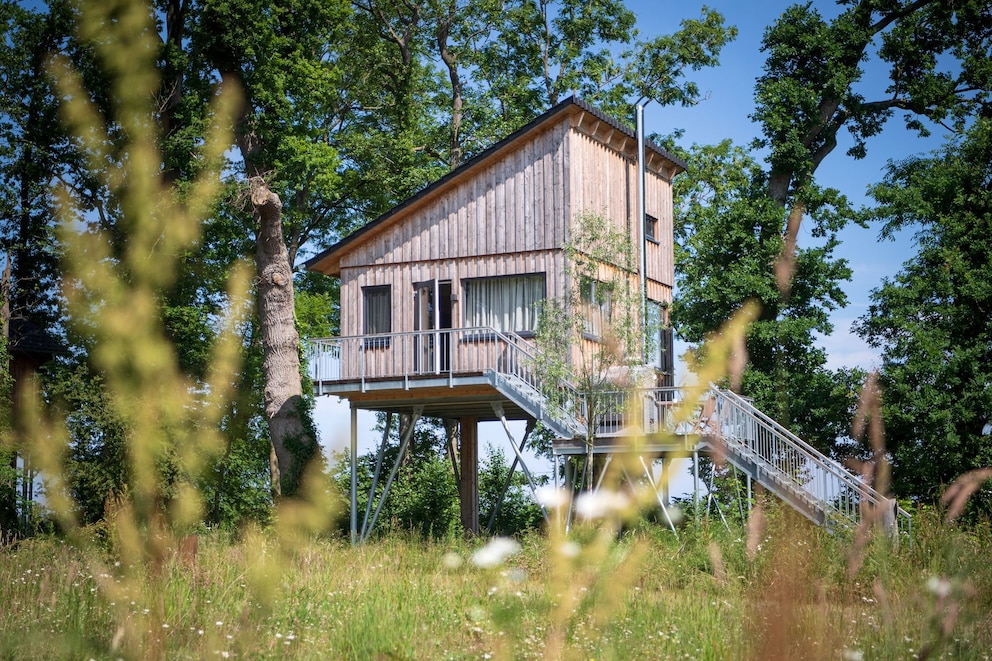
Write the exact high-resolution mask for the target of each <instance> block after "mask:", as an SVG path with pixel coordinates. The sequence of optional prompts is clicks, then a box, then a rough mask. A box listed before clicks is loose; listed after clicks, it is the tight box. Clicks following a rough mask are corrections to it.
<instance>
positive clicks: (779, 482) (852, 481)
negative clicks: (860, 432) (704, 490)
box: [695, 386, 911, 530]
mask: <svg viewBox="0 0 992 661" xmlns="http://www.w3.org/2000/svg"><path fill="white" fill-rule="evenodd" d="M704 397H705V398H706V400H707V401H706V403H704V405H703V406H702V407H701V408H700V410H701V411H705V412H707V413H708V416H707V417H706V418H705V419H700V420H697V421H696V422H695V425H696V427H697V429H699V430H700V432H701V435H700V439H701V440H700V443H701V445H704V446H706V447H707V449H709V450H711V451H713V452H716V453H722V454H723V456H724V457H725V458H726V459H727V461H729V462H730V463H731V464H733V465H734V466H736V467H737V468H739V469H740V470H742V471H743V472H744V473H746V474H747V475H749V476H750V477H751V478H752V479H754V480H756V481H757V482H758V483H759V484H761V485H762V486H764V487H765V488H766V489H767V490H768V491H770V492H771V493H773V494H775V495H776V496H778V497H779V498H781V499H782V500H784V501H785V502H787V503H788V504H789V505H791V506H792V507H793V508H795V509H796V510H797V511H798V512H800V513H801V514H803V515H804V516H806V517H807V518H809V519H810V520H811V521H813V522H814V523H817V524H819V525H822V526H826V527H828V528H831V529H838V528H852V527H854V526H856V525H858V524H859V523H860V522H861V521H862V520H863V519H864V518H865V517H866V516H874V517H876V518H877V520H879V521H880V522H882V523H883V524H884V525H887V526H889V527H892V528H897V529H899V530H908V529H909V527H910V525H911V517H910V515H909V513H908V512H906V511H905V510H903V509H902V508H900V507H899V506H898V504H897V503H896V502H895V501H893V500H889V499H888V498H886V497H885V496H883V495H882V494H880V493H879V492H877V491H876V490H875V489H873V488H872V487H871V486H870V485H869V484H867V483H865V482H864V481H863V480H862V479H861V478H860V477H858V476H856V475H854V474H852V473H851V472H850V471H848V470H847V469H846V468H844V467H843V466H841V465H840V464H839V463H837V462H836V461H834V460H833V459H831V458H829V457H827V456H826V455H824V454H823V453H821V452H819V451H818V450H817V449H816V448H814V447H812V446H810V445H809V444H808V443H806V442H805V441H803V440H802V439H800V438H799V437H797V436H796V435H795V434H793V433H791V432H790V431H789V430H787V429H785V428H784V427H782V426H781V425H780V424H778V423H777V422H775V421H774V420H772V419H771V418H770V417H768V416H767V415H765V414H764V413H762V412H761V411H759V410H758V409H757V408H755V407H754V405H752V404H751V402H749V401H748V400H746V399H744V398H743V397H741V396H740V395H737V394H736V393H733V392H731V391H728V390H723V389H720V388H717V387H715V386H711V387H710V388H709V390H708V391H707V392H706V394H705V395H704Z"/></svg>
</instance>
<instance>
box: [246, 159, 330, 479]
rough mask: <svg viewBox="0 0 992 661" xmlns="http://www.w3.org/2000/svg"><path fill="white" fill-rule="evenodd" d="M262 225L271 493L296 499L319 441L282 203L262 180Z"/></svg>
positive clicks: (259, 262)
mask: <svg viewBox="0 0 992 661" xmlns="http://www.w3.org/2000/svg"><path fill="white" fill-rule="evenodd" d="M251 188H252V191H251V203H252V207H253V209H254V215H255V220H256V222H257V223H258V244H257V248H256V251H255V267H256V270H257V273H258V316H259V320H260V324H261V330H262V353H263V356H264V358H263V364H262V369H263V373H264V375H265V395H264V401H265V418H266V420H267V421H268V423H269V438H270V439H271V442H272V454H273V459H274V461H272V462H271V465H270V469H271V471H272V493H273V495H274V496H280V495H283V496H292V495H294V494H295V493H296V492H297V490H298V489H299V487H300V481H301V478H302V475H303V469H304V468H305V467H306V465H307V464H308V463H309V461H310V460H311V459H313V458H314V457H315V456H316V455H317V451H318V446H317V440H316V438H314V435H313V431H312V429H310V428H309V427H308V425H307V424H305V422H304V420H305V416H306V412H305V410H304V401H303V388H302V385H301V380H300V355H299V343H300V337H299V334H298V333H297V332H296V322H295V318H294V311H293V270H292V266H291V265H290V263H289V253H288V252H287V250H286V244H285V242H284V241H283V237H282V202H281V201H280V200H279V196H278V195H276V194H275V193H273V192H272V191H270V190H269V189H268V188H267V187H266V186H265V184H264V183H263V182H262V181H261V180H260V179H258V178H254V179H252V181H251Z"/></svg>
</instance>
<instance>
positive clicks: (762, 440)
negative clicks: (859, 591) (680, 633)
mask: <svg viewBox="0 0 992 661" xmlns="http://www.w3.org/2000/svg"><path fill="white" fill-rule="evenodd" d="M307 352H308V355H307V358H308V369H309V371H310V376H311V378H312V379H313V380H314V381H315V382H324V381H342V380H358V381H360V383H361V387H362V389H363V390H364V389H365V387H366V385H367V383H368V381H369V380H370V379H378V378H401V379H403V382H404V384H405V387H409V384H410V379H411V376H417V375H423V376H430V375H434V376H438V377H447V378H448V381H449V384H452V383H453V381H452V379H453V375H454V374H456V373H462V374H464V373H468V372H480V373H484V372H492V373H494V374H495V378H496V379H497V380H501V381H504V382H506V383H507V386H508V387H513V388H516V389H517V390H518V391H519V390H520V388H519V386H520V384H523V386H525V388H526V389H528V390H529V391H530V397H531V399H532V400H533V401H534V403H535V405H536V406H538V407H541V408H542V409H543V411H545V412H546V413H548V414H549V415H550V416H551V418H552V419H554V420H556V421H558V422H561V423H562V427H563V428H565V429H572V430H581V431H582V432H583V433H584V432H585V429H583V428H584V427H585V426H586V425H588V424H589V420H588V412H589V408H588V405H589V401H588V398H587V397H585V396H583V395H582V394H580V393H579V392H578V390H577V389H576V388H575V387H574V385H572V384H569V383H555V384H553V385H550V386H549V385H548V384H545V383H543V381H542V379H541V378H540V375H539V374H537V371H536V370H535V369H534V365H535V363H536V361H537V353H538V349H537V347H535V346H534V345H532V344H530V343H528V342H526V341H525V340H523V339H522V338H519V337H518V336H516V335H515V334H512V333H503V332H501V331H498V330H496V329H494V328H490V327H476V328H459V329H439V330H427V331H410V332H403V333H388V334H383V335H359V336H351V337H338V338H318V339H312V340H309V342H308V346H307ZM549 387H553V388H555V389H557V390H558V391H559V396H558V401H559V402H562V403H563V406H560V407H559V406H548V401H547V400H548V398H547V397H546V393H547V391H548V390H547V389H548V388H549ZM685 394H686V390H685V389H682V388H637V389H633V390H620V389H618V390H616V391H615V392H598V393H596V395H595V397H597V398H600V401H599V402H598V404H597V405H598V406H599V407H600V408H601V410H603V411H606V412H607V416H606V417H605V422H604V421H603V420H600V424H599V427H600V428H599V429H597V430H595V435H596V436H597V437H603V436H610V435H617V434H624V433H629V432H630V429H631V428H636V429H640V430H641V431H642V432H643V431H645V429H644V425H645V420H644V419H643V418H642V419H637V420H635V419H633V413H634V412H640V411H641V409H640V407H630V406H629V404H630V403H631V397H632V396H636V397H645V398H648V399H650V400H653V402H654V405H655V407H656V408H655V410H654V414H655V416H656V418H655V420H656V424H657V425H658V430H661V429H663V428H667V429H668V431H669V432H672V433H686V434H691V433H700V432H701V431H705V430H708V431H709V432H710V433H712V434H713V435H716V436H718V437H720V438H722V439H723V441H724V442H725V443H726V445H727V447H728V449H729V450H731V451H732V452H735V453H737V454H738V455H739V458H742V459H747V460H749V461H751V462H752V463H753V464H754V466H755V467H756V468H758V467H760V469H761V470H763V471H764V473H765V475H768V476H770V478H771V479H773V480H774V482H775V488H777V489H782V490H783V491H788V492H789V493H791V494H792V496H793V497H795V498H797V499H799V500H801V501H803V502H805V503H807V505H809V506H810V507H813V508H819V510H821V511H822V512H823V514H824V517H825V519H827V520H826V521H825V522H826V523H828V524H829V523H831V521H832V518H838V517H839V518H840V519H841V520H842V521H846V522H848V523H855V524H856V523H857V522H858V521H860V520H861V518H862V517H863V514H864V512H865V509H866V508H865V505H869V506H870V507H875V508H881V507H887V506H888V504H889V502H890V501H888V500H887V499H886V498H885V497H884V496H883V495H882V494H880V493H879V492H878V491H876V490H875V489H873V488H872V487H871V486H870V485H868V484H866V483H865V482H864V481H863V480H861V479H860V478H858V477H857V476H855V475H853V474H852V473H851V472H849V471H848V470H847V469H846V468H844V467H843V466H842V465H841V464H839V463H838V462H836V461H834V460H833V459H831V458H830V457H827V456H826V455H824V454H823V453H821V452H819V451H818V450H817V449H816V448H814V447H813V446H811V445H810V444H809V443H807V442H805V441H803V440H802V439H801V438H799V437H798V436H796V435H795V434H793V433H792V432H790V431H789V430H788V429H786V428H785V427H783V426H782V425H780V424H779V423H778V422H776V421H775V420H774V419H772V418H771V417H769V416H768V415H766V414H765V413H763V412H762V411H760V410H759V409H757V408H755V407H754V405H753V404H751V402H749V401H748V400H746V399H744V398H743V397H741V396H739V395H737V394H736V393H733V392H731V391H728V390H723V389H721V388H718V387H716V386H714V385H711V386H710V388H709V389H708V390H707V391H706V392H705V393H704V395H703V396H702V398H701V400H700V401H699V402H698V404H696V405H695V407H696V408H695V412H694V413H693V417H694V419H692V420H688V421H685V420H681V421H680V420H677V419H676V416H669V415H666V413H667V412H669V411H672V410H674V409H675V408H676V407H678V406H681V405H682V404H683V403H684V402H685ZM707 400H711V401H712V404H709V405H707V404H706V401H707ZM558 409H560V410H558ZM659 414H660V415H659ZM707 416H709V418H708V419H707ZM657 417H664V419H663V420H658V419H657ZM679 423H684V424H687V425H688V427H676V425H678V424H679ZM687 429H691V430H693V431H692V432H687ZM680 430H681V431H680ZM578 433H579V431H576V434H578ZM895 514H896V523H897V525H898V526H899V528H901V529H902V528H907V527H909V526H910V522H911V516H910V515H909V513H908V512H906V511H905V510H903V509H902V508H900V507H896V509H895ZM831 517H832V518H831Z"/></svg>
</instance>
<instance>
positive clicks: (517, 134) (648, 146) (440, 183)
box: [303, 96, 688, 274]
mask: <svg viewBox="0 0 992 661" xmlns="http://www.w3.org/2000/svg"><path fill="white" fill-rule="evenodd" d="M576 108H577V109H579V110H584V111H585V112H587V113H589V114H591V115H593V116H594V117H595V118H596V119H598V120H599V121H601V122H603V123H605V124H607V125H609V126H610V127H611V128H613V129H615V130H616V131H618V132H620V133H621V134H623V135H625V136H627V137H628V138H630V139H632V140H636V139H637V136H636V134H635V133H634V131H633V130H632V129H631V128H630V127H629V126H627V125H625V124H623V123H622V122H620V121H619V120H617V119H616V118H615V117H610V116H609V115H607V114H605V113H603V112H602V111H601V110H599V109H597V108H595V107H593V106H591V105H589V104H588V103H586V102H585V101H583V100H581V99H579V98H577V97H575V96H570V97H569V98H567V99H565V100H564V101H562V102H561V103H559V104H558V105H556V106H554V107H553V108H551V109H550V110H548V111H547V112H545V113H544V114H542V115H540V116H538V117H537V118H535V119H534V120H532V121H531V122H529V123H527V124H526V125H524V126H522V127H520V128H519V129H517V130H516V131H514V132H513V133H511V134H510V135H508V136H507V137H505V138H503V139H502V140H500V141H499V142H497V143H496V144H494V145H493V146H491V147H489V148H488V149H486V150H485V151H482V152H480V153H479V154H477V155H476V156H474V157H473V158H471V159H469V160H467V161H465V162H464V163H462V164H461V165H460V166H458V167H457V168H455V169H454V170H452V171H451V172H449V173H448V174H446V175H444V176H443V177H441V178H440V179H438V180H437V181H435V182H434V183H432V184H430V185H428V186H426V187H424V188H423V189H421V190H420V191H419V192H417V193H415V194H414V195H412V196H410V197H408V198H407V199H406V200H404V201H403V202H400V203H399V204H397V205H396V206H395V207H393V208H392V209H390V210H389V211H387V212H386V213H384V214H382V215H381V216H379V217H378V218H376V219H375V220H373V221H372V222H370V223H368V224H366V225H364V226H362V227H361V228H359V229H357V230H355V231H354V232H352V233H351V234H349V235H348V236H346V237H344V238H343V239H341V240H340V241H338V242H337V243H335V244H334V245H332V246H331V247H330V248H328V249H327V250H324V251H323V252H321V253H320V254H318V255H316V256H314V257H311V258H310V259H308V260H307V261H306V262H304V264H303V265H304V267H306V268H307V269H309V270H315V271H319V272H322V273H327V274H334V273H335V272H336V263H335V262H334V261H332V260H333V258H334V257H339V256H340V254H341V252H342V251H343V250H345V249H346V248H348V247H349V246H351V245H352V244H355V243H357V242H359V241H360V240H361V239H362V238H363V237H365V236H366V235H370V234H372V233H374V232H375V231H376V230H377V229H379V228H380V227H382V226H383V225H387V224H389V222H390V221H391V220H392V219H394V218H396V216H398V215H399V214H401V213H402V212H403V211H405V210H406V209H408V208H410V207H412V206H414V205H416V204H417V203H419V202H420V201H421V200H423V199H424V198H426V197H429V196H431V195H432V194H434V193H435V192H437V191H438V190H440V189H443V188H444V187H445V186H446V184H448V183H449V182H450V181H452V180H453V179H456V178H458V177H459V176H461V175H462V174H463V173H465V172H466V171H468V170H472V169H474V168H476V167H477V166H478V165H479V164H480V163H482V162H484V161H486V160H488V159H489V158H490V157H492V156H493V155H495V154H497V153H500V152H502V151H504V150H505V149H507V148H508V147H509V146H510V145H512V144H514V143H516V142H518V141H520V140H521V139H522V138H524V137H525V136H527V135H528V134H530V133H532V132H534V131H536V130H538V129H539V128H541V127H543V126H547V125H549V124H553V123H554V122H555V121H556V120H557V119H558V118H559V117H560V116H561V115H563V114H565V113H566V112H568V111H569V110H573V109H576ZM644 148H645V152H648V151H650V152H654V153H655V154H657V155H658V156H661V157H662V158H663V159H664V160H666V161H668V162H669V163H670V164H671V165H672V166H674V167H673V170H674V174H678V173H679V172H683V171H685V170H686V169H687V168H688V166H687V165H686V163H685V161H683V160H682V159H680V158H678V157H677V156H674V155H673V154H671V153H670V152H669V151H668V150H666V149H665V148H664V147H661V146H659V145H657V144H655V143H654V142H652V141H651V140H645V142H644ZM328 258H331V264H330V265H329V268H325V269H318V268H315V267H316V266H317V265H318V264H320V263H321V262H325V260H328Z"/></svg>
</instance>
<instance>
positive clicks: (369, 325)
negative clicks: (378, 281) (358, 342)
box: [362, 285, 393, 347]
mask: <svg viewBox="0 0 992 661" xmlns="http://www.w3.org/2000/svg"><path fill="white" fill-rule="evenodd" d="M362 294H363V296H364V306H363V307H364V318H365V322H364V334H365V335H379V334H382V333H391V332H392V330H393V317H392V314H393V310H392V301H391V299H392V296H391V292H390V287H389V285H383V286H378V287H362ZM369 342H372V341H371V340H367V341H366V346H375V347H385V346H389V338H379V339H376V340H375V341H374V344H369Z"/></svg>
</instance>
